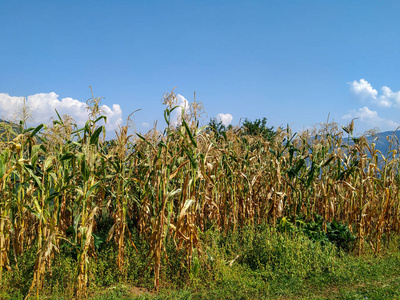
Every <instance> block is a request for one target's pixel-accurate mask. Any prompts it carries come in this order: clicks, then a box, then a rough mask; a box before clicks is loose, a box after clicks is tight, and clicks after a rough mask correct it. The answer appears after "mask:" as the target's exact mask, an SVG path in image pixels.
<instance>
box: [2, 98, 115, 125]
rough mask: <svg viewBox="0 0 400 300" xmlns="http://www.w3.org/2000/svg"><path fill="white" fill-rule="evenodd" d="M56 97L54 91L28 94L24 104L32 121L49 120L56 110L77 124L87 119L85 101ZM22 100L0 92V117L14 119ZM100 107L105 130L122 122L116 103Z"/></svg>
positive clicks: (37, 122) (81, 123) (83, 122)
mask: <svg viewBox="0 0 400 300" xmlns="http://www.w3.org/2000/svg"><path fill="white" fill-rule="evenodd" d="M58 97H59V96H58V95H57V94H56V93H54V92H51V93H39V94H35V95H30V96H28V97H27V98H26V105H27V106H28V108H29V111H30V113H31V115H32V123H34V124H39V123H47V122H49V121H50V118H52V117H53V118H54V117H57V114H56V112H55V110H57V111H58V113H59V114H60V115H61V116H62V115H65V114H68V115H69V116H71V117H72V118H73V119H74V120H75V122H76V124H77V125H78V126H83V125H84V124H85V122H86V121H87V120H88V111H87V109H86V108H87V105H86V102H81V101H79V100H76V99H72V98H69V97H67V98H62V99H61V100H59V99H58ZM23 102H24V98H23V97H14V96H10V95H8V94H5V93H0V117H1V118H4V119H7V120H12V119H14V118H15V116H16V113H17V112H18V110H19V109H20V108H21V107H22V105H23ZM101 109H102V110H103V111H104V113H105V114H106V115H107V124H106V129H107V131H111V130H114V129H116V128H117V127H118V125H120V124H121V123H122V110H121V107H120V106H119V105H118V104H113V105H112V107H109V106H107V105H102V106H101Z"/></svg>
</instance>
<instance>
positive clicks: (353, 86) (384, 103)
mask: <svg viewBox="0 0 400 300" xmlns="http://www.w3.org/2000/svg"><path fill="white" fill-rule="evenodd" d="M350 90H351V91H352V92H353V94H354V95H356V96H357V97H359V98H360V99H361V100H369V101H371V102H372V103H374V104H377V105H378V106H381V107H386V108H388V107H392V106H396V107H400V91H399V92H393V91H392V90H391V89H390V88H389V87H387V86H383V87H382V88H381V90H382V93H381V95H378V91H377V90H376V89H374V88H373V87H372V85H371V84H370V83H369V82H368V81H366V80H365V79H360V81H357V80H354V81H353V82H351V83H350Z"/></svg>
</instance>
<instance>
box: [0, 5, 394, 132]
mask: <svg viewBox="0 0 400 300" xmlns="http://www.w3.org/2000/svg"><path fill="white" fill-rule="evenodd" d="M399 14H400V1H385V0H382V1H369V0H358V1H357V0H354V1H348V0H344V1H341V0H332V1H328V0H326V1H322V0H318V1H306V0H301V1H300V0H298V1H296V0H293V1H289V0H288V1H266V0H264V1H252V0H247V1H232V0H231V1H215V0H214V1H208V0H203V1H188V0H186V1H173V0H171V1H157V0H152V1H6V0H0V28H1V29H0V40H1V46H0V116H2V117H5V118H11V117H12V113H13V110H14V109H15V108H16V107H18V105H20V103H21V99H22V98H20V97H28V98H27V99H28V104H29V105H30V106H31V107H32V113H33V118H34V122H38V121H40V122H44V121H47V120H48V118H50V116H54V113H53V111H54V108H57V110H59V111H60V112H61V113H68V114H71V115H72V116H73V117H74V118H75V119H77V120H78V121H79V120H81V119H82V118H84V116H85V113H84V111H85V105H84V102H85V101H86V100H87V99H88V98H90V96H91V92H90V89H89V85H90V86H92V87H93V91H94V94H95V96H102V97H104V99H103V102H102V103H103V104H104V105H106V106H107V107H105V109H106V111H107V112H108V113H109V115H110V117H109V119H110V124H109V127H108V129H109V130H110V131H112V130H113V129H114V128H115V127H117V125H118V124H119V122H120V121H121V118H122V119H125V118H126V117H127V116H128V115H129V114H130V113H131V112H133V111H135V110H137V109H141V111H138V112H136V113H135V115H134V116H135V118H134V122H135V124H136V127H137V129H138V130H139V131H142V132H143V131H147V130H148V129H149V127H146V123H147V124H150V126H152V124H153V122H154V121H155V120H157V119H158V120H160V121H161V120H162V118H163V109H164V107H163V106H162V104H161V103H162V96H163V94H164V92H169V91H171V89H172V88H174V87H177V88H176V89H175V92H176V93H177V94H180V95H181V96H182V97H184V98H186V99H187V100H188V101H189V102H191V101H192V100H193V93H194V91H196V100H198V101H202V102H203V104H204V107H205V111H206V112H207V117H205V119H204V123H207V122H208V120H209V119H210V118H212V117H216V116H217V115H218V114H224V115H225V116H229V115H231V116H232V121H231V124H232V125H237V124H238V123H239V121H240V119H241V118H249V119H250V120H254V119H256V118H263V117H266V118H268V124H269V125H273V126H275V127H277V126H280V125H284V126H286V124H290V125H291V126H292V128H293V130H294V131H298V130H301V129H303V128H308V127H312V125H314V124H317V123H320V122H324V121H326V119H327V117H328V115H330V120H334V121H336V122H338V123H339V124H340V125H344V124H346V123H348V122H349V121H351V119H352V118H354V117H358V118H359V119H358V120H357V121H356V128H357V129H358V132H363V131H364V130H367V129H371V128H373V127H379V128H380V129H381V130H382V131H385V130H394V129H396V128H397V126H398V125H400V118H399V110H400V93H399V92H398V91H399V90H400V81H399V63H400V51H399V50H400V18H399ZM228 114H229V115H228ZM224 120H225V121H226V122H228V121H229V120H230V118H225V119H224Z"/></svg>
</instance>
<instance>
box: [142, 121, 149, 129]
mask: <svg viewBox="0 0 400 300" xmlns="http://www.w3.org/2000/svg"><path fill="white" fill-rule="evenodd" d="M142 126H143V127H144V128H149V127H150V123H146V122H143V123H142Z"/></svg>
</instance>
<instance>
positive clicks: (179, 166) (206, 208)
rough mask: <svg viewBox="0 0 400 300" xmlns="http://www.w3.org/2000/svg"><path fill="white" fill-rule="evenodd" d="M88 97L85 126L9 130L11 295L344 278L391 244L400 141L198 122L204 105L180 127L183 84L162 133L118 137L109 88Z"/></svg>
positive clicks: (5, 255)
mask: <svg viewBox="0 0 400 300" xmlns="http://www.w3.org/2000/svg"><path fill="white" fill-rule="evenodd" d="M88 104H89V105H90V119H89V120H88V121H87V123H86V125H85V126H84V127H83V128H78V127H77V125H76V124H75V123H74V122H73V120H71V119H70V118H69V117H68V116H63V117H60V116H58V119H57V120H55V121H54V122H53V124H52V125H51V126H44V125H40V126H38V127H36V128H25V127H24V126H25V121H24V120H25V118H24V117H23V118H22V121H21V122H20V125H19V126H17V127H15V126H10V125H9V124H8V123H4V126H3V127H2V131H1V132H2V135H1V143H0V151H1V152H0V179H1V181H0V184H1V189H0V201H1V202H0V214H1V219H0V222H1V223H0V283H1V284H2V285H3V286H5V287H7V289H8V291H9V292H7V290H6V291H5V292H4V294H3V295H1V297H3V298H6V295H10V293H14V295H16V294H15V286H13V283H15V282H19V284H20V286H19V287H18V290H19V293H20V294H19V296H18V297H25V296H26V297H29V296H33V295H39V294H40V292H41V290H42V288H43V286H47V288H48V290H47V291H49V288H50V291H51V293H54V292H55V291H58V292H64V293H69V292H70V293H71V295H70V296H71V297H72V295H76V296H78V297H81V296H84V295H86V294H87V292H88V288H89V290H90V287H91V286H96V285H97V286H107V285H108V284H110V283H111V282H114V281H115V280H116V279H115V278H119V279H118V280H121V281H129V280H130V281H135V282H136V283H137V284H141V285H147V286H148V285H149V282H150V281H149V280H150V278H152V286H153V287H156V288H157V287H162V286H163V282H169V281H171V280H172V281H173V280H175V282H177V281H182V280H184V281H190V282H192V283H193V284H195V283H196V282H199V281H201V280H206V278H214V280H216V281H218V278H219V276H222V275H221V273H220V272H222V271H221V270H225V269H226V268H231V270H234V268H243V267H244V266H246V267H247V268H249V270H252V271H254V272H258V274H259V275H257V276H259V277H257V278H258V279H260V278H261V282H264V283H265V282H268V281H271V280H274V279H276V277H274V276H289V277H288V278H295V277H296V278H300V279H306V278H310V276H311V277H313V276H314V277H315V276H319V275H321V274H322V275H323V274H325V275H323V276H322V275H321V276H322V277H321V278H331V279H332V278H336V279H335V280H339V279H338V278H337V277H335V276H336V275H335V274H338V268H339V269H340V268H342V267H343V266H342V265H341V264H340V263H339V262H338V261H336V259H340V258H341V257H343V256H344V255H345V253H352V254H353V255H354V254H356V255H362V254H363V253H364V252H366V251H367V250H366V248H368V249H369V250H368V251H372V252H373V253H374V254H376V255H377V254H379V253H382V252H384V251H383V246H382V245H383V244H387V245H389V244H390V241H391V240H396V237H397V235H398V233H399V231H400V223H399V221H400V201H399V197H400V195H399V183H400V173H399V155H398V153H397V151H396V149H397V144H396V143H395V141H393V143H392V146H393V148H392V149H390V151H388V153H380V151H378V150H376V149H375V146H374V144H373V143H368V141H367V139H366V138H365V137H361V138H357V139H356V138H352V133H353V126H354V124H353V122H352V123H351V124H350V126H348V127H346V128H345V129H346V130H345V134H346V133H347V134H348V136H343V135H344V133H343V132H342V131H341V130H339V129H338V128H337V127H336V126H335V124H323V125H322V126H321V128H320V129H319V130H316V131H315V132H312V133H311V132H303V133H301V134H299V135H296V134H293V133H292V132H291V130H290V128H286V129H282V128H278V129H277V130H274V129H273V127H267V126H266V119H263V120H256V121H254V122H251V121H249V120H246V121H245V122H244V123H243V126H242V127H237V128H235V127H230V128H225V127H223V126H221V124H219V123H218V122H216V121H215V120H214V121H212V122H214V123H212V122H211V124H210V125H211V126H209V127H207V126H204V127H199V126H198V124H199V120H198V118H199V115H200V114H201V112H200V111H199V109H200V108H201V106H199V105H198V103H196V102H194V103H192V104H191V105H190V108H189V110H188V111H186V112H184V113H183V115H182V116H181V120H180V121H181V126H178V127H177V128H175V127H173V126H171V125H170V123H171V122H170V121H171V120H170V118H171V113H172V111H173V110H175V109H176V97H175V95H174V93H173V92H172V93H171V94H167V95H165V97H164V104H165V105H166V109H165V121H166V122H167V127H166V129H165V130H164V131H163V132H158V131H155V130H152V131H150V132H148V133H147V134H145V135H140V134H137V135H133V134H130V133H129V132H130V129H131V126H130V120H128V122H127V124H126V126H121V127H120V128H119V130H117V132H116V138H115V139H113V140H111V141H107V140H106V139H105V128H104V126H102V125H100V124H102V122H103V121H104V120H105V119H106V118H105V117H104V116H102V114H101V111H100V109H99V107H100V106H99V98H92V99H90V100H89V101H88ZM346 137H347V138H350V140H351V143H350V140H349V139H345V138H346ZM346 255H347V254H346ZM395 260H396V262H398V257H397V258H395ZM299 261H301V262H302V264H301V266H299V265H296V264H298V263H299ZM105 262H106V263H107V264H111V265H110V266H107V265H105ZM304 262H307V263H304ZM236 270H237V269H236ZM234 273H235V272H234V271H232V274H234ZM283 274H285V275H283ZM318 274H319V275H318ZM324 276H325V277H324ZM349 276H350V275H349ZM21 278H22V279H21ZM27 278H29V280H30V282H29V284H28V283H27V282H26V279H27ZM223 278H227V277H223ZM285 278H286V277H285ZM253 279H254V278H253ZM258 279H257V280H258ZM331 279H329V280H331ZM254 280H255V281H254V282H256V283H257V282H259V281H257V280H256V279H254ZM21 282H24V284H21ZM228 284H229V283H228ZM257 284H260V283H257ZM259 288H261V287H259ZM258 291H259V292H260V293H261V292H262V288H261V290H258ZM270 292H271V291H268V292H266V293H267V294H268V293H270ZM253 296H254V295H253ZM65 297H68V296H65Z"/></svg>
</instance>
